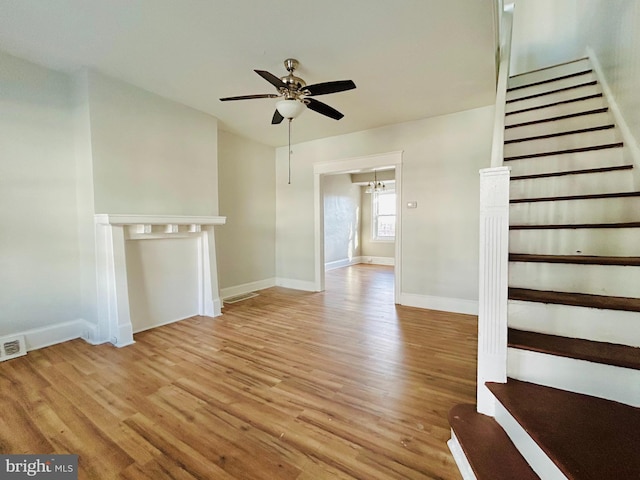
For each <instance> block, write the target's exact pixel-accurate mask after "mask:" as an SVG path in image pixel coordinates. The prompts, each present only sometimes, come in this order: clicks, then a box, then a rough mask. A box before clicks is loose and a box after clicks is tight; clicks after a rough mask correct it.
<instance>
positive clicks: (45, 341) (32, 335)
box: [16, 319, 103, 351]
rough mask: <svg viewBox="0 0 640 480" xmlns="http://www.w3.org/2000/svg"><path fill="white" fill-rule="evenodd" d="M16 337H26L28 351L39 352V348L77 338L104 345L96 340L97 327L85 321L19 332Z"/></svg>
mask: <svg viewBox="0 0 640 480" xmlns="http://www.w3.org/2000/svg"><path fill="white" fill-rule="evenodd" d="M16 335H24V338H25V344H26V349H27V351H31V350H38V349H39V348H44V347H49V346H51V345H55V344H57V343H62V342H67V341H69V340H75V339H76V338H82V339H84V340H85V341H87V342H88V343H91V344H92V345H98V344H100V343H103V342H100V341H97V340H96V337H97V327H96V325H94V324H92V323H90V322H88V321H86V320H83V319H77V320H70V321H68V322H61V323H56V324H55V325H48V326H46V327H40V328H33V329H31V330H26V331H23V332H17V333H16Z"/></svg>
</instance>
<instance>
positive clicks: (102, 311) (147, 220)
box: [94, 213, 226, 347]
mask: <svg viewBox="0 0 640 480" xmlns="http://www.w3.org/2000/svg"><path fill="white" fill-rule="evenodd" d="M94 221H95V228H96V259H97V274H98V279H97V280H98V281H97V287H98V336H99V340H101V341H108V342H111V343H113V344H114V345H116V346H118V347H124V346H126V345H130V344H132V343H135V342H134V340H133V328H132V324H131V311H130V308H129V287H128V280H127V258H126V257H127V256H126V248H125V244H126V242H127V241H139V240H146V239H149V240H162V239H164V238H185V237H188V238H193V237H195V238H197V239H198V285H199V287H198V289H199V292H198V298H199V302H198V303H199V312H198V313H199V314H200V315H206V316H210V317H215V316H218V315H220V314H221V309H222V304H221V301H220V293H219V288H218V274H217V263H216V248H215V235H214V226H216V225H223V224H224V223H225V222H226V217H219V216H190V215H128V214H109V213H104V214H97V215H95V217H94Z"/></svg>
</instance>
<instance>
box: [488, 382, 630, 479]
mask: <svg viewBox="0 0 640 480" xmlns="http://www.w3.org/2000/svg"><path fill="white" fill-rule="evenodd" d="M487 387H488V388H489V390H491V392H492V393H493V394H494V395H495V397H496V398H497V399H498V401H499V402H500V403H501V404H502V405H503V406H504V407H505V408H506V409H507V410H508V411H509V413H510V414H511V415H512V416H513V417H514V418H515V419H516V420H517V421H518V422H519V423H520V425H521V426H522V427H523V428H524V429H525V430H526V431H527V433H528V434H529V435H530V436H531V438H532V439H533V440H534V441H535V442H536V443H537V444H538V446H539V447H540V448H541V449H542V450H543V451H544V452H545V453H546V454H547V455H548V456H549V458H551V460H552V461H554V463H555V464H556V465H557V466H558V468H559V469H560V470H561V471H562V472H563V473H564V474H565V475H566V476H567V477H568V478H569V479H580V480H607V479H615V480H618V479H631V478H639V476H640V455H638V445H640V409H638V408H634V407H631V406H629V405H624V404H621V403H618V402H614V401H611V400H604V399H602V398H597V397H591V396H589V395H582V394H578V393H573V392H567V391H563V390H558V389H555V388H550V387H545V386H542V385H536V384H532V383H527V382H522V381H518V380H513V379H508V381H507V383H503V384H500V383H487ZM514 478H517V477H514Z"/></svg>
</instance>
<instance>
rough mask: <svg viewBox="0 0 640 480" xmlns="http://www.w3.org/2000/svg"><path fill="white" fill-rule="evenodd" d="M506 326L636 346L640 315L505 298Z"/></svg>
mask: <svg viewBox="0 0 640 480" xmlns="http://www.w3.org/2000/svg"><path fill="white" fill-rule="evenodd" d="M508 312H509V313H508V316H509V327H511V328H516V329H518V330H526V331H529V332H538V333H547V334H549V335H557V336H560V337H572V338H583V339H585V340H594V341H598V342H607V343H617V344H620V345H629V346H631V347H640V328H638V327H639V325H638V322H639V321H640V318H639V316H640V314H639V313H638V312H625V311H621V310H603V309H600V308H587V307H576V306H573V305H555V304H552V303H538V302H524V301H520V300H509V305H508Z"/></svg>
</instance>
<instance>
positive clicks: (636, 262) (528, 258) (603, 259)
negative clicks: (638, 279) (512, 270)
mask: <svg viewBox="0 0 640 480" xmlns="http://www.w3.org/2000/svg"><path fill="white" fill-rule="evenodd" d="M509 261H510V262H535V263H571V264H576V265H619V266H633V267H639V266H640V257H612V256H597V255H536V254H529V253H510V254H509Z"/></svg>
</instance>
